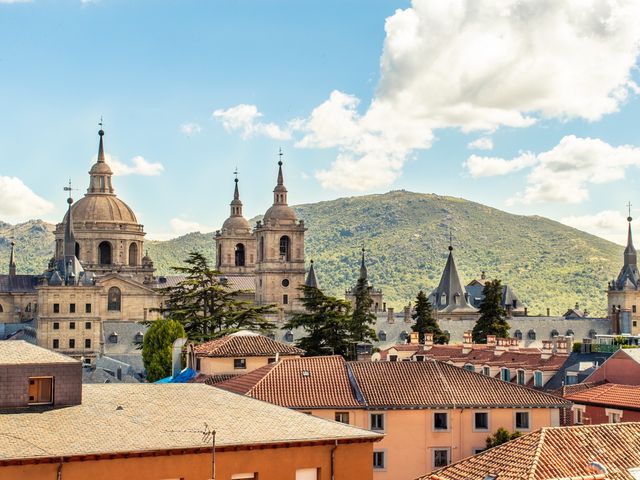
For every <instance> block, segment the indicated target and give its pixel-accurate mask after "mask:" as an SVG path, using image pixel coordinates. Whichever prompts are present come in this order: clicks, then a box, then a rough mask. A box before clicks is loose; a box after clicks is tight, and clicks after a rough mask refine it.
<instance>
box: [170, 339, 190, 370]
mask: <svg viewBox="0 0 640 480" xmlns="http://www.w3.org/2000/svg"><path fill="white" fill-rule="evenodd" d="M186 342H187V339H186V338H176V340H175V341H174V342H173V349H172V351H171V376H173V377H177V376H178V375H179V374H180V372H181V371H182V347H183V346H184V344H185V343H186Z"/></svg>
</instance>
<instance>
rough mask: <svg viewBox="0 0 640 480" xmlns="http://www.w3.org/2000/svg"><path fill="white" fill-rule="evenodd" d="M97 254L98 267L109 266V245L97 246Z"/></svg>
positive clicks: (105, 243)
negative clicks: (98, 256)
mask: <svg viewBox="0 0 640 480" xmlns="http://www.w3.org/2000/svg"><path fill="white" fill-rule="evenodd" d="M98 254H99V255H100V258H99V263H100V265H111V244H110V243H109V242H102V243H100V245H98Z"/></svg>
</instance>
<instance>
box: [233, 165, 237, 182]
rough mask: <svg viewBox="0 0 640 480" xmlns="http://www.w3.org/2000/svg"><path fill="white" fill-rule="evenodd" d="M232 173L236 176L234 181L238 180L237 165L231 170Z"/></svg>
mask: <svg viewBox="0 0 640 480" xmlns="http://www.w3.org/2000/svg"><path fill="white" fill-rule="evenodd" d="M233 174H234V175H235V176H236V182H237V181H238V166H237V165H236V169H235V170H234V171H233Z"/></svg>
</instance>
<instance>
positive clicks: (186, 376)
mask: <svg viewBox="0 0 640 480" xmlns="http://www.w3.org/2000/svg"><path fill="white" fill-rule="evenodd" d="M195 376H196V372H195V370H192V369H190V368H185V369H184V370H182V371H181V372H180V373H179V374H178V375H176V376H175V377H166V378H161V379H160V380H158V381H156V382H155V383H187V382H188V381H189V380H191V379H192V378H193V377H195Z"/></svg>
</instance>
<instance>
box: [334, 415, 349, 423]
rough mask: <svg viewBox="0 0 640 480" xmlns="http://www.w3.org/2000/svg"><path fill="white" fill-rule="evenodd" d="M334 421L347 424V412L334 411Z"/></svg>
mask: <svg viewBox="0 0 640 480" xmlns="http://www.w3.org/2000/svg"><path fill="white" fill-rule="evenodd" d="M335 418H336V422H340V423H346V424H347V425H348V424H349V412H336V417H335Z"/></svg>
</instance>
